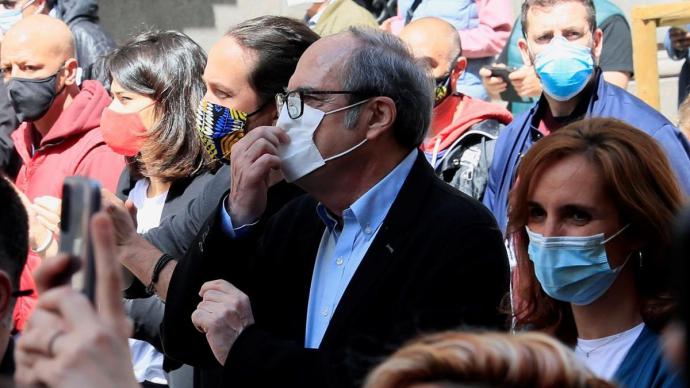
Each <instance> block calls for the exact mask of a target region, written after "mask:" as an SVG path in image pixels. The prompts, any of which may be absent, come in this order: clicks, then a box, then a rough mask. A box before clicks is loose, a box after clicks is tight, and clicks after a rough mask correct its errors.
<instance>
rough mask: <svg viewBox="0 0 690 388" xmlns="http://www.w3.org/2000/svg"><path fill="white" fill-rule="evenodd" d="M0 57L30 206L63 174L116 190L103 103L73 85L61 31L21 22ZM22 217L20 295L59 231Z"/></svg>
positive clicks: (69, 49) (25, 307)
mask: <svg viewBox="0 0 690 388" xmlns="http://www.w3.org/2000/svg"><path fill="white" fill-rule="evenodd" d="M0 58H2V60H1V61H0V66H1V68H2V70H3V77H4V82H5V85H6V87H7V90H8V92H9V95H10V101H11V102H12V106H13V107H14V110H15V112H16V113H17V118H18V120H19V121H20V122H21V124H20V125H19V128H18V129H17V130H16V131H15V132H14V133H13V134H12V140H13V141H14V146H15V149H16V150H17V153H18V154H19V156H20V158H21V160H22V166H21V168H20V170H19V173H18V175H17V178H16V181H15V184H16V185H17V187H18V188H19V189H20V190H21V191H22V192H24V194H26V196H27V197H28V199H29V200H30V201H32V202H34V203H36V202H41V200H39V201H35V199H37V198H39V197H46V196H48V197H55V198H60V197H61V195H62V181H63V179H64V178H65V177H66V176H70V175H82V176H88V177H91V178H94V179H97V180H99V181H100V182H101V184H102V185H103V186H104V187H105V188H107V189H109V190H115V187H116V184H117V180H118V178H119V176H120V173H121V172H122V169H123V167H124V159H123V157H122V156H119V155H117V154H115V153H114V152H113V151H112V150H111V149H110V148H109V147H108V146H107V145H106V144H105V142H104V141H103V137H102V135H101V131H100V129H99V123H100V117H101V113H102V111H103V109H105V107H107V106H108V105H109V104H110V97H109V96H108V93H107V92H106V90H105V89H104V88H103V86H101V84H100V83H99V82H97V81H85V82H84V83H83V84H82V86H81V88H79V86H77V84H76V73H77V67H78V66H79V65H78V63H77V60H76V59H75V49H74V39H73V37H72V33H71V32H70V30H69V28H68V27H67V25H66V24H65V23H63V22H61V21H59V20H57V19H54V18H51V17H49V16H46V15H34V16H30V17H28V18H25V19H22V20H21V21H20V22H18V23H17V24H15V25H14V26H13V27H12V28H11V29H10V30H9V31H7V33H6V34H5V37H4V39H3V42H2V47H1V49H0ZM57 202H58V203H59V201H57ZM55 208H56V209H59V206H56V207H55ZM55 211H57V210H54V212H55ZM31 213H33V212H31ZM29 216H30V235H29V240H30V246H31V252H30V253H29V257H28V260H27V264H26V267H25V271H24V273H23V274H22V279H21V281H22V283H21V287H22V288H23V289H27V288H34V285H33V279H32V278H31V271H32V270H33V269H34V268H35V267H36V266H37V265H38V263H39V262H40V258H39V254H41V253H43V252H45V251H46V250H48V249H51V248H54V247H55V244H56V237H57V236H55V235H54V233H55V232H56V231H57V230H58V229H59V228H56V227H55V224H54V223H53V224H51V223H50V222H47V220H46V218H45V217H43V216H39V215H37V214H29ZM32 302H33V300H31V299H29V298H21V299H20V300H19V301H18V303H17V307H16V308H15V317H14V318H15V321H14V324H15V328H16V329H18V330H21V329H22V327H23V324H24V322H25V320H26V317H27V316H28V314H29V313H30V310H31V308H32V305H33V303H32Z"/></svg>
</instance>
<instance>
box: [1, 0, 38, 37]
mask: <svg viewBox="0 0 690 388" xmlns="http://www.w3.org/2000/svg"><path fill="white" fill-rule="evenodd" d="M34 1H35V0H29V1H27V2H26V3H25V4H24V5H22V7H21V9H8V10H6V11H4V12H2V13H0V31H2V33H3V34H4V33H6V32H7V31H9V29H10V28H12V26H14V25H15V24H17V23H18V22H19V21H20V20H22V11H24V9H26V7H28V6H30V5H31V4H33V2H34Z"/></svg>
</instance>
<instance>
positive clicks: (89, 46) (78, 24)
mask: <svg viewBox="0 0 690 388" xmlns="http://www.w3.org/2000/svg"><path fill="white" fill-rule="evenodd" d="M55 10H56V11H57V17H58V18H59V19H60V20H62V21H63V22H65V23H66V24H67V25H68V26H69V29H70V31H72V35H74V41H75V43H76V49H77V61H78V62H79V66H80V67H81V68H82V71H83V75H82V79H85V80H86V79H93V80H98V81H101V83H102V84H103V86H105V87H106V89H110V84H109V83H108V79H109V77H108V74H107V73H106V71H105V66H104V60H103V57H104V55H105V54H107V53H108V52H109V51H110V50H112V49H114V48H115V47H117V45H116V44H115V41H114V40H113V38H111V37H110V35H109V34H108V33H107V32H106V31H105V30H104V29H103V27H101V26H100V25H99V24H98V3H97V2H96V0H58V2H57V4H56V5H55Z"/></svg>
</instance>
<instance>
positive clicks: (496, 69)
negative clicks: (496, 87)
mask: <svg viewBox="0 0 690 388" xmlns="http://www.w3.org/2000/svg"><path fill="white" fill-rule="evenodd" d="M487 69H489V70H490V71H491V76H492V77H500V78H503V81H505V82H506V83H508V84H509V83H510V78H509V77H508V76H509V75H510V73H512V72H514V71H515V70H517V67H511V66H506V67H503V66H487Z"/></svg>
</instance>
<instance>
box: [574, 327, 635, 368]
mask: <svg viewBox="0 0 690 388" xmlns="http://www.w3.org/2000/svg"><path fill="white" fill-rule="evenodd" d="M642 329H644V323H640V324H639V325H637V326H635V327H633V328H632V329H628V330H626V331H624V332H622V333H618V334H614V335H611V336H608V337H603V338H597V339H592V340H586V339H582V338H578V339H577V346H576V347H575V354H576V355H577V357H578V358H579V359H580V360H581V361H582V362H584V364H585V365H586V366H587V367H588V368H589V369H590V370H591V371H592V372H594V374H595V375H597V376H598V377H600V378H602V379H605V380H611V379H613V375H615V374H616V371H617V370H618V368H619V367H620V366H621V364H622V363H623V360H624V359H625V356H627V355H628V352H629V351H630V348H631V347H632V346H633V344H634V343H635V341H636V340H637V337H639V336H640V334H641V333H642Z"/></svg>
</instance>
